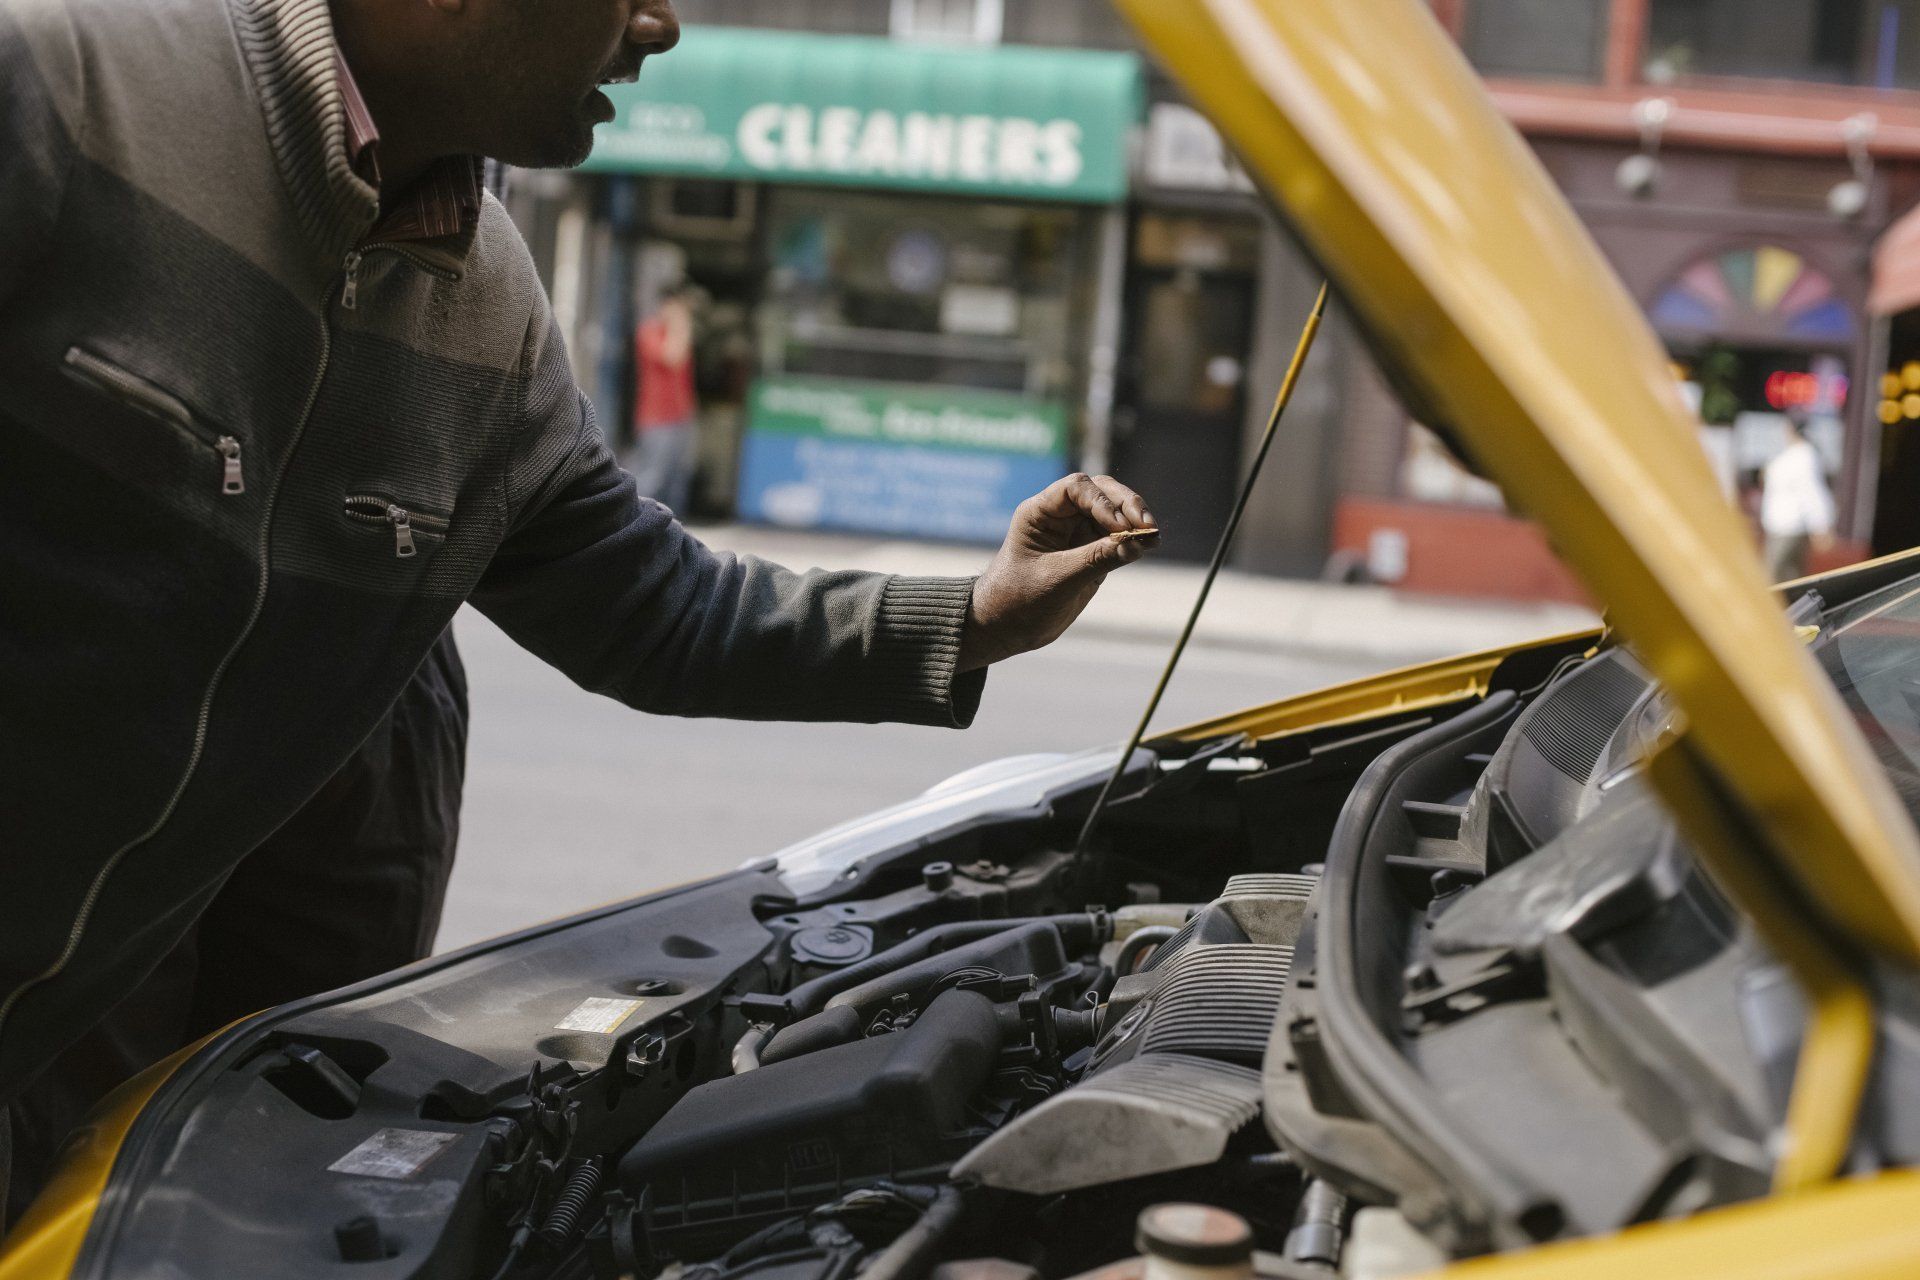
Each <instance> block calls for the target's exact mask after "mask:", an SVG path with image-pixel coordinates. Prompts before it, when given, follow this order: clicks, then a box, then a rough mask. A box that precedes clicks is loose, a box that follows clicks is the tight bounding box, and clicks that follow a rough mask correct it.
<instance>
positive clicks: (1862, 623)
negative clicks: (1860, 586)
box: [1814, 577, 1920, 823]
mask: <svg viewBox="0 0 1920 1280" xmlns="http://www.w3.org/2000/svg"><path fill="white" fill-rule="evenodd" d="M1821 621H1822V627H1821V635H1820V636H1819V638H1818V639H1816V640H1815V641H1814V655H1815V657H1817V658H1818V659H1819V662H1820V665H1821V667H1822V668H1823V669H1824V670H1825V671H1826V673H1827V676H1828V678H1830V679H1831V680H1832V681H1833V684H1834V687H1835V688H1837V689H1838V690H1839V691H1840V697H1841V699H1842V700H1843V701H1844V702H1845V703H1846V705H1847V710H1848V711H1849V712H1850V713H1852V715H1853V719H1854V723H1855V724H1857V725H1859V727H1860V732H1861V734H1862V735H1863V736H1864V737H1865V738H1866V740H1867V742H1868V744H1869V745H1870V746H1871V747H1872V748H1873V751H1874V754H1875V755H1876V756H1878V757H1879V758H1880V763H1881V764H1882V765H1883V766H1884V767H1885V769H1886V771H1887V776H1888V778H1889V779H1891V780H1892V782H1893V785H1894V788H1895V790H1897V791H1898V792H1899V793H1900V799H1901V801H1902V802H1903V803H1904V804H1905V805H1906V807H1907V812H1908V813H1909V814H1911V815H1912V816H1913V818H1914V820H1915V822H1916V823H1920V577H1915V578H1908V579H1905V580H1904V581H1901V582H1898V583H1895V584H1894V585H1893V586H1891V587H1886V588H1884V589H1882V590H1880V591H1876V592H1874V593H1873V594H1871V595H1868V596H1863V597H1861V598H1860V599H1858V600H1855V601H1853V602H1852V603H1850V604H1847V605H1843V606H1841V607H1840V608H1837V609H1833V610H1830V611H1829V612H1828V613H1827V614H1826V615H1825V616H1824V617H1823V618H1822V620H1821Z"/></svg>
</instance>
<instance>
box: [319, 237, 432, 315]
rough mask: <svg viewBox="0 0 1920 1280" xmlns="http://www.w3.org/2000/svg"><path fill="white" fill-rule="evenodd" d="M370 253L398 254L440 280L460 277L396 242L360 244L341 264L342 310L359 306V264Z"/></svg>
mask: <svg viewBox="0 0 1920 1280" xmlns="http://www.w3.org/2000/svg"><path fill="white" fill-rule="evenodd" d="M370 253H392V254H398V255H399V256H400V257H402V258H405V259H406V260H407V261H408V262H410V263H412V264H413V265H414V266H416V267H418V268H420V270H422V271H424V272H426V273H427V274H428V275H430V276H437V277H439V278H440V279H442V280H458V279H459V278H460V273H459V272H457V271H449V270H447V269H446V268H445V267H443V266H440V265H439V264H437V263H434V262H430V261H428V260H427V259H426V258H423V257H421V256H420V255H419V254H417V253H415V252H413V251H412V250H411V249H405V248H402V247H401V246H400V245H398V244H393V243H390V242H386V241H382V242H381V243H379V244H368V245H361V246H360V247H359V248H358V249H354V250H351V251H349V252H348V254H347V256H346V259H345V260H344V261H343V262H342V264H341V265H342V266H343V267H345V268H346V277H347V278H346V282H345V283H344V284H342V285H341V286H340V306H341V308H342V309H343V310H346V311H357V310H359V308H360V266H361V264H362V263H364V262H365V261H366V260H367V255H368V254H370Z"/></svg>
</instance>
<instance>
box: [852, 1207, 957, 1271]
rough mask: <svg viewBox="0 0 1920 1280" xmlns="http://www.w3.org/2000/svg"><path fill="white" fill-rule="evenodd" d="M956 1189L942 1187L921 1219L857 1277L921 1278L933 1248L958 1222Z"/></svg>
mask: <svg viewBox="0 0 1920 1280" xmlns="http://www.w3.org/2000/svg"><path fill="white" fill-rule="evenodd" d="M963 1207H964V1206H963V1205H962V1203H961V1200H960V1193H959V1191H957V1190H955V1189H954V1188H953V1187H950V1186H946V1187H941V1188H940V1189H939V1191H938V1192H936V1193H935V1194H934V1198H933V1203H932V1204H930V1205H928V1206H927V1211H926V1212H925V1213H923V1214H921V1215H920V1220H919V1221H918V1222H916V1223H914V1224H913V1225H912V1226H910V1227H908V1228H907V1229H906V1230H905V1231H902V1232H901V1233H900V1234H899V1236H898V1237H896V1238H895V1239H894V1242H893V1243H892V1244H890V1245H888V1246H887V1247H886V1250H885V1251H884V1252H882V1253H881V1254H880V1256H879V1257H877V1258H875V1259H874V1260H873V1261H872V1262H870V1263H868V1264H867V1266H866V1267H865V1268H864V1269H862V1270H861V1271H860V1273H859V1280H920V1277H921V1276H923V1275H925V1274H926V1272H927V1268H928V1264H929V1263H931V1262H932V1261H933V1255H934V1251H935V1250H937V1249H938V1248H939V1247H940V1242H941V1241H942V1240H945V1239H946V1238H947V1235H948V1234H949V1233H950V1232H951V1231H952V1230H953V1228H954V1224H955V1223H957V1222H959V1221H960V1210H961V1209H962V1208H963Z"/></svg>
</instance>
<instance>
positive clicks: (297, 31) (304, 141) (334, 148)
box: [227, 0, 380, 261]
mask: <svg viewBox="0 0 1920 1280" xmlns="http://www.w3.org/2000/svg"><path fill="white" fill-rule="evenodd" d="M227 5H228V7H229V9H230V10H231V11H232V14H233V23H234V31H235V33H236V34H237V35H238V37H239V40H240V49H241V52H242V53H243V54H244V56H245V57H246V61H247V67H248V69H249V70H250V71H251V72H252V74H253V82H254V87H255V90H256V92H257V93H258V96H259V99H260V109H261V112H262V114H263V115H264V116H265V118H266V126H267V137H268V139H269V140H270V142H271V144H272V146H273V154H274V158H275V160H276V161H277V162H278V163H279V166H280V175H281V178H282V179H283V180H284V181H285V182H286V185H287V191H288V194H289V195H291V196H292V198H293V205H294V208H295V209H296V210H298V212H299V216H300V221H301V225H302V226H303V227H304V228H305V229H306V231H307V233H308V235H310V236H311V237H312V238H313V240H314V243H315V246H316V247H317V248H318V249H319V250H320V251H321V252H322V253H324V254H325V255H326V256H327V258H328V259H329V260H330V261H339V260H341V259H343V258H344V257H345V256H346V253H347V251H348V250H350V249H351V248H353V246H354V245H355V244H357V243H359V241H360V238H361V237H362V236H364V235H365V234H366V232H367V230H368V229H369V228H370V227H372V226H373V224H374V220H375V219H376V218H377V217H378V216H379V212H380V198H379V193H378V192H377V191H375V190H374V188H373V187H372V186H371V185H370V184H368V183H367V182H365V181H363V180H362V179H361V178H360V177H359V176H358V175H357V174H355V173H354V171H353V165H352V163H351V162H350V161H349V159H348V157H347V138H346V107H345V104H344V102H343V100H342V98H341V92H340V80H339V76H338V73H337V70H336V66H335V62H334V38H333V17H332V15H331V14H330V13H329V12H328V8H327V0H227Z"/></svg>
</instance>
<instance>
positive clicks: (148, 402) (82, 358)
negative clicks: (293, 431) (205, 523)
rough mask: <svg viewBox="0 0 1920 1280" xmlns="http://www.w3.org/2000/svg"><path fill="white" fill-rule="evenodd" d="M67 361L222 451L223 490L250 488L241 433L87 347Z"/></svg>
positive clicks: (198, 442) (71, 350)
mask: <svg viewBox="0 0 1920 1280" xmlns="http://www.w3.org/2000/svg"><path fill="white" fill-rule="evenodd" d="M66 364H67V368H69V369H71V370H73V372H74V373H75V374H76V375H77V376H78V377H80V378H81V379H83V380H84V381H86V382H89V383H91V384H92V385H94V386H96V387H98V388H99V389H100V390H102V391H104V392H106V393H107V394H108V395H110V396H112V397H113V398H114V399H116V400H118V401H120V403H122V404H124V405H127V406H128V407H129V408H132V409H136V410H138V411H139V412H141V413H144V414H146V415H147V416H148V417H149V418H155V419H158V420H159V421H161V422H164V423H166V424H167V425H168V426H170V427H172V428H173V429H174V430H175V431H177V432H179V433H180V434H181V435H183V436H185V437H186V438H187V439H188V440H190V441H192V442H193V444H194V445H195V446H197V447H199V448H202V449H212V450H213V451H214V452H215V453H217V454H219V455H220V492H221V493H223V494H226V495H228V496H231V495H233V494H239V493H245V492H246V491H247V477H246V472H245V471H244V470H243V469H242V468H241V465H240V441H239V439H238V438H237V437H235V436H230V435H226V434H224V433H219V432H215V431H211V430H209V429H207V428H206V427H204V426H202V425H201V423H200V421H199V419H197V418H196V417H194V414H193V410H191V409H189V408H187V406H186V404H185V402H183V401H181V400H180V399H178V398H177V397H175V396H172V395H169V394H168V393H167V392H165V391H162V390H161V389H160V388H158V387H156V386H154V385H153V384H152V383H150V382H148V381H147V380H146V379H144V378H140V377H136V376H135V375H133V374H131V373H128V372H127V371H126V370H125V369H122V368H120V367H119V366H118V365H115V364H112V363H110V362H108V361H106V360H102V359H101V358H100V357H99V356H96V355H94V354H93V352H91V351H88V350H87V349H86V348H84V347H68V348H67V356H66Z"/></svg>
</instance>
